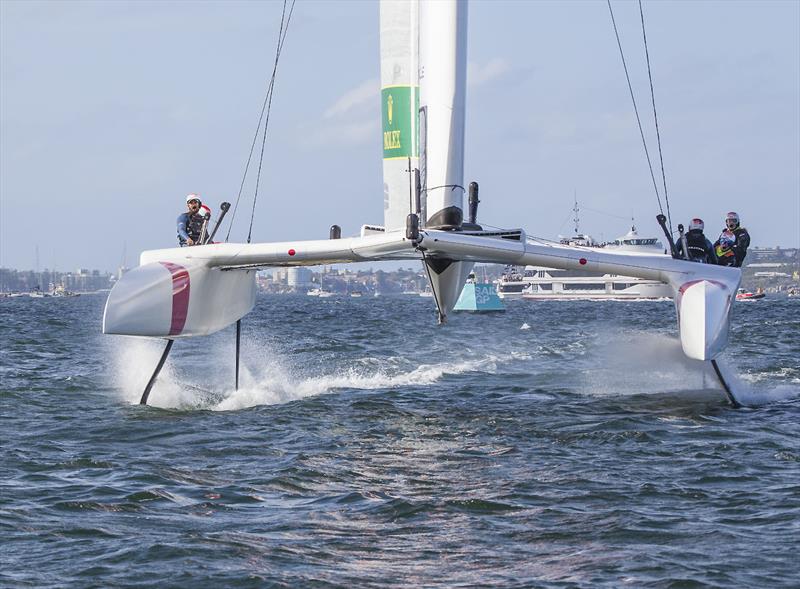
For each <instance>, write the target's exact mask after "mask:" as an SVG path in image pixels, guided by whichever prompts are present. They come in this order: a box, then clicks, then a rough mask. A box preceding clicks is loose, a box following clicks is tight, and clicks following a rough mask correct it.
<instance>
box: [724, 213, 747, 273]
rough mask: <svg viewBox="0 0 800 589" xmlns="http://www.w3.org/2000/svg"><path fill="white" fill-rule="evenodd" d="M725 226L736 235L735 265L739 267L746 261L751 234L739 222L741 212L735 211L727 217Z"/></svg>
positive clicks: (734, 246)
mask: <svg viewBox="0 0 800 589" xmlns="http://www.w3.org/2000/svg"><path fill="white" fill-rule="evenodd" d="M725 228H726V229H727V230H728V231H731V232H732V233H733V234H734V235H735V236H736V241H735V242H734V244H733V255H734V258H735V259H736V263H735V264H733V265H734V266H736V267H737V268H739V267H740V266H741V265H742V263H744V257H745V256H746V255H747V248H748V247H750V234H749V233H748V232H747V229H745V228H744V227H742V226H741V225H740V224H739V214H738V213H734V212H733V211H731V212H730V213H728V214H727V215H726V217H725Z"/></svg>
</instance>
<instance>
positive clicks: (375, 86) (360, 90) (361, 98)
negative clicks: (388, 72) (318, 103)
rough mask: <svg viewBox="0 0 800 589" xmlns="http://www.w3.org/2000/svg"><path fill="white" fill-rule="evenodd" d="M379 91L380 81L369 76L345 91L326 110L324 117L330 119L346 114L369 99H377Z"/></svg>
mask: <svg viewBox="0 0 800 589" xmlns="http://www.w3.org/2000/svg"><path fill="white" fill-rule="evenodd" d="M379 93H380V81H379V80H378V78H370V79H369V80H366V81H365V82H362V83H361V84H359V85H358V86H356V87H355V88H353V89H352V90H349V91H347V92H345V93H344V94H343V95H342V96H341V97H340V98H339V99H338V100H337V101H336V102H335V103H334V104H333V106H331V107H330V108H329V109H328V110H326V111H325V115H324V117H325V118H326V119H332V118H335V117H341V116H342V115H345V114H347V113H348V112H349V111H351V110H353V109H354V108H356V107H358V106H361V105H363V104H365V103H367V102H369V101H370V100H374V101H377V100H378V98H377V97H378V96H379Z"/></svg>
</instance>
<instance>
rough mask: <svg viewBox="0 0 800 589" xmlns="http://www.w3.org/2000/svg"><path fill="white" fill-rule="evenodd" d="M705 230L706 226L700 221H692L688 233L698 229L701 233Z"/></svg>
mask: <svg viewBox="0 0 800 589" xmlns="http://www.w3.org/2000/svg"><path fill="white" fill-rule="evenodd" d="M705 228H706V224H705V223H703V220H702V219H692V222H691V223H689V231H692V230H693V229H699V230H700V231H702V230H703V229H705Z"/></svg>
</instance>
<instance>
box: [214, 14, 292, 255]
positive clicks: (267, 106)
mask: <svg viewBox="0 0 800 589" xmlns="http://www.w3.org/2000/svg"><path fill="white" fill-rule="evenodd" d="M286 2H287V0H283V11H282V12H281V24H280V28H279V30H278V48H277V50H276V52H275V62H274V64H273V67H272V76H271V77H270V81H269V86H268V87H267V93H266V96H264V102H263V104H262V105H261V113H260V114H259V116H258V124H257V125H256V132H255V134H254V135H253V142H252V144H251V145H250V153H249V155H248V156H247V163H246V164H245V167H244V174H243V175H242V182H241V184H240V185H239V194H238V195H237V196H236V203H235V204H234V206H233V213H232V214H231V220H230V224H229V226H228V232H227V234H226V235H225V241H226V242H227V241H228V239H229V238H230V235H231V229H233V221H234V219H235V217H236V211H237V209H238V208H239V201H240V200H241V198H242V192H243V190H244V183H245V181H246V179H247V173H248V171H249V170H250V162H251V160H252V158H253V151H254V150H255V146H256V141H257V139H258V134H259V132H260V131H261V122H262V121H264V135H263V138H262V141H261V156H260V161H259V164H258V176H257V178H256V188H255V194H254V196H253V209H252V212H251V214H250V228H249V230H248V232H247V243H250V238H251V235H252V231H253V219H254V217H255V210H256V200H257V199H258V185H259V181H260V179H261V168H262V165H263V162H264V145H265V143H266V140H267V127H268V126H269V114H270V110H271V107H272V93H273V90H274V89H275V77H276V73H277V70H278V60H279V59H280V56H281V51H282V49H283V43H284V41H285V40H286V34H287V33H288V30H289V21H290V20H291V18H292V13H293V12H294V3H295V0H292V5H291V7H290V8H289V16H288V18H287V17H286ZM265 113H266V120H265V119H264V114H265Z"/></svg>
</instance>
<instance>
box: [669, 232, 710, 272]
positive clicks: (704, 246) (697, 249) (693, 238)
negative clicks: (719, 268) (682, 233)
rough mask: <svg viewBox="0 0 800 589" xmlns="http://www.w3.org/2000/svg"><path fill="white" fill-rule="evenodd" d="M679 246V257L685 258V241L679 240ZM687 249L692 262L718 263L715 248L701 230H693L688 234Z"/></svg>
mask: <svg viewBox="0 0 800 589" xmlns="http://www.w3.org/2000/svg"><path fill="white" fill-rule="evenodd" d="M677 246H678V248H677V249H678V255H679V256H680V257H681V258H683V257H684V255H683V240H678V243H677ZM686 249H687V250H688V253H689V259H690V260H691V261H692V262H703V263H704V264H715V263H716V261H717V260H716V256H714V247H713V246H712V245H711V242H710V241H709V240H708V239H707V238H706V236H705V235H703V232H702V231H701V230H700V229H692V230H690V231H687V232H686Z"/></svg>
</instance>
